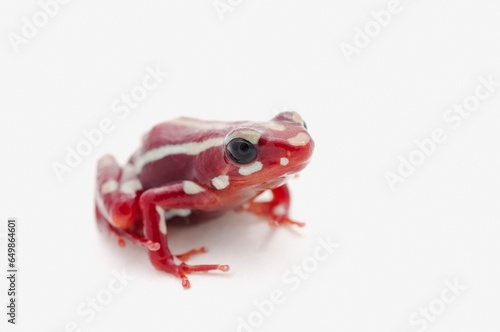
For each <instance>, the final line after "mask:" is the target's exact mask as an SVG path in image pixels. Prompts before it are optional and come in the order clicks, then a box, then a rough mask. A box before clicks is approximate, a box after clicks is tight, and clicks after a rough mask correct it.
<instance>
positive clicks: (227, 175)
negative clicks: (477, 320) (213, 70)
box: [95, 111, 314, 288]
mask: <svg viewBox="0 0 500 332" xmlns="http://www.w3.org/2000/svg"><path fill="white" fill-rule="evenodd" d="M313 151H314V141H313V139H312V138H311V136H310V134H309V131H308V129H307V125H306V123H305V121H304V120H303V119H302V117H301V116H300V115H299V113H297V112H290V111H287V112H281V113H279V114H277V115H275V116H274V117H273V118H272V119H270V120H268V121H260V122H257V121H212V120H200V119H196V118H192V117H179V118H175V119H172V120H169V121H165V122H162V123H159V124H157V125H155V126H154V127H153V128H152V129H151V130H150V131H149V132H147V133H146V134H144V135H143V137H142V142H141V144H140V147H139V148H138V149H137V150H136V151H135V152H134V153H133V154H132V156H131V157H130V158H129V160H128V161H127V162H126V164H125V165H123V166H120V165H119V164H118V162H117V161H116V159H115V158H114V157H113V156H112V155H110V154H106V155H104V156H102V157H101V158H100V159H99V160H98V162H97V176H96V193H95V214H96V220H97V224H98V226H99V228H101V229H104V230H106V231H108V232H110V233H111V234H112V236H114V237H116V239H117V241H118V244H119V245H120V246H124V245H125V243H126V241H125V240H127V241H130V242H132V243H135V244H137V245H139V246H142V247H144V248H146V250H147V252H148V256H149V260H150V261H151V263H152V265H153V266H154V267H155V268H156V269H157V270H160V271H163V272H166V273H169V274H171V275H173V276H175V277H177V278H180V279H181V281H182V286H183V287H184V288H189V287H190V286H191V284H190V281H189V279H188V277H187V275H188V274H191V273H195V272H208V271H214V270H218V271H222V272H227V271H229V266H228V265H222V264H210V265H189V264H187V263H186V262H187V261H188V259H189V258H190V257H191V256H193V255H195V254H199V253H204V252H206V248H205V247H198V248H195V249H192V250H190V251H187V252H185V253H181V254H178V255H174V254H173V253H172V252H171V250H170V248H169V243H168V229H167V224H171V223H174V222H179V221H180V220H181V221H183V222H190V221H192V222H200V221H201V222H203V221H205V220H209V219H213V218H216V217H219V216H221V215H222V214H224V213H227V212H228V211H236V212H239V213H241V212H249V213H252V214H254V215H256V216H258V217H259V218H262V219H264V220H267V221H268V222H269V224H270V225H271V226H279V225H285V226H299V227H302V226H304V223H302V222H298V221H295V220H293V219H291V218H290V217H289V211H290V191H289V189H288V184H287V180H288V179H289V178H291V177H294V176H296V175H297V173H298V172H300V171H301V170H303V169H304V168H305V167H306V165H308V164H309V162H310V160H311V157H312V154H313ZM265 192H268V193H271V195H269V196H271V197H272V198H271V199H270V200H268V201H262V200H261V199H258V197H259V196H261V195H262V194H263V193H265Z"/></svg>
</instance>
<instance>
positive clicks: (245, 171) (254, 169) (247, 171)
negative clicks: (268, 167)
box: [238, 161, 264, 176]
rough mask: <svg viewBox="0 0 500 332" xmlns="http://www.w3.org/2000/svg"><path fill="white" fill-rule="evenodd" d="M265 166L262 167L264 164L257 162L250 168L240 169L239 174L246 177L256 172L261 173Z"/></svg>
mask: <svg viewBox="0 0 500 332" xmlns="http://www.w3.org/2000/svg"><path fill="white" fill-rule="evenodd" d="M263 166H264V165H262V163H261V162H260V161H256V162H254V163H253V164H251V165H249V166H242V167H240V170H239V171H238V173H240V174H241V175H245V176H246V175H250V174H253V173H255V172H258V171H260V170H261V169H262V167H263Z"/></svg>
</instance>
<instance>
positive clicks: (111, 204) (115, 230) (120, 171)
mask: <svg viewBox="0 0 500 332" xmlns="http://www.w3.org/2000/svg"><path fill="white" fill-rule="evenodd" d="M141 191H142V186H141V183H140V181H139V179H137V176H136V174H135V172H134V169H133V167H132V165H130V164H127V165H125V166H124V167H123V168H121V167H120V166H119V165H118V163H117V162H116V160H115V159H114V158H113V157H112V156H110V155H106V156H104V157H102V158H101V159H100V160H99V162H98V165H97V192H96V219H97V222H98V225H99V226H100V227H101V228H104V229H105V230H107V231H109V232H110V233H111V234H113V235H114V236H116V237H117V239H118V244H119V245H120V246H124V245H125V241H124V238H127V239H128V240H130V241H131V242H134V243H136V244H139V245H141V246H144V247H146V248H148V249H149V250H158V248H159V247H160V245H159V244H158V243H154V242H153V241H149V240H147V239H145V238H144V237H143V236H142V234H138V233H137V232H136V231H135V229H134V228H136V227H137V225H136V224H137V223H136V222H137V221H139V220H140V219H141V213H140V209H139V203H138V197H139V194H140V192H141Z"/></svg>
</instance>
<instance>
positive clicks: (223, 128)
mask: <svg viewBox="0 0 500 332" xmlns="http://www.w3.org/2000/svg"><path fill="white" fill-rule="evenodd" d="M242 123H243V122H218V121H202V120H197V119H193V118H188V117H181V118H176V119H173V120H170V121H166V122H163V123H160V124H158V125H156V126H154V127H153V128H152V129H151V130H150V131H149V132H148V133H146V134H145V135H144V136H143V138H142V146H141V148H140V149H139V150H138V151H137V152H136V153H135V154H134V155H133V156H132V158H131V160H130V163H132V164H133V165H134V167H135V169H136V172H137V174H138V177H139V179H140V181H141V183H142V186H143V188H144V189H148V188H152V187H156V186H160V185H164V184H166V183H171V182H175V181H183V180H192V179H193V178H194V177H195V174H194V166H195V162H196V157H197V156H198V154H199V153H202V152H206V151H207V150H208V149H210V148H212V147H217V146H220V145H222V143H223V139H224V137H225V135H226V134H227V133H228V132H229V131H231V129H232V128H234V127H237V126H239V125H241V124H242Z"/></svg>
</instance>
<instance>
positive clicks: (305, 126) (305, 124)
mask: <svg viewBox="0 0 500 332" xmlns="http://www.w3.org/2000/svg"><path fill="white" fill-rule="evenodd" d="M302 125H303V126H304V128H306V130H307V123H306V122H305V121H302Z"/></svg>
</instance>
